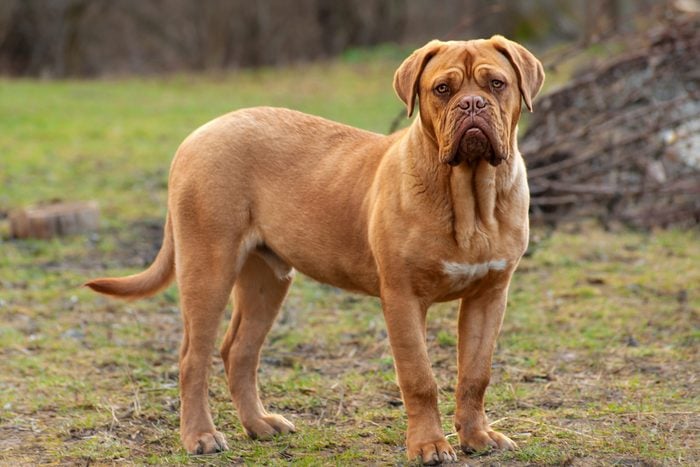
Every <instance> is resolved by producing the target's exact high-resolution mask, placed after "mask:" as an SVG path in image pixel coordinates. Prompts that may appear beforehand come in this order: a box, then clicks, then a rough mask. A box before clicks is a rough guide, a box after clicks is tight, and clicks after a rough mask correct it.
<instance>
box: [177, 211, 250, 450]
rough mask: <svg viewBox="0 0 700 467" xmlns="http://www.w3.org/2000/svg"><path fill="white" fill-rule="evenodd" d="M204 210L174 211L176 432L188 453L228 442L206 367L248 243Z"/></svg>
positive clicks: (217, 446)
mask: <svg viewBox="0 0 700 467" xmlns="http://www.w3.org/2000/svg"><path fill="white" fill-rule="evenodd" d="M203 211H204V210H199V211H194V212H196V214H195V215H192V214H188V215H182V216H178V215H177V214H176V215H175V216H174V217H173V220H174V233H175V248H176V254H175V263H176V267H175V269H176V276H177V282H178V287H179V289H180V306H181V309H182V318H183V324H184V335H183V340H182V346H181V348H180V437H181V439H182V442H183V444H184V447H185V449H186V450H187V452H189V453H191V454H208V453H213V452H218V451H223V450H225V449H227V448H228V446H227V445H226V440H225V438H224V436H223V435H222V434H221V433H219V432H218V431H217V430H216V428H215V427H214V422H213V420H212V417H211V413H210V409H209V401H208V379H209V369H210V367H211V363H212V362H211V360H212V353H213V351H214V344H215V342H216V336H217V333H218V329H219V325H220V323H221V318H222V316H223V312H224V309H225V308H226V304H227V302H228V299H229V296H230V294H231V289H232V287H233V283H234V282H235V279H236V275H237V273H238V270H239V269H240V263H241V262H242V260H241V258H245V257H246V256H247V254H248V252H249V250H250V249H251V248H252V246H251V243H253V242H252V241H250V238H249V237H250V236H248V237H246V235H245V234H243V233H241V232H240V231H238V230H237V229H236V227H235V225H233V224H232V223H231V222H230V221H229V222H226V223H224V222H223V221H221V219H222V218H227V216H220V217H217V216H216V215H212V214H211V213H207V212H203ZM186 212H193V211H192V210H189V211H186ZM230 218H231V217H228V219H230Z"/></svg>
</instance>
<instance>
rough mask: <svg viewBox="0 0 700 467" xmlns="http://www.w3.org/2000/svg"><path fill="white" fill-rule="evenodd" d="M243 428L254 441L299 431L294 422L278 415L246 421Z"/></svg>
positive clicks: (268, 415)
mask: <svg viewBox="0 0 700 467" xmlns="http://www.w3.org/2000/svg"><path fill="white" fill-rule="evenodd" d="M243 428H244V429H245V432H246V434H247V435H248V436H250V437H251V438H253V439H266V438H271V437H272V436H275V435H277V434H285V433H294V432H295V431H297V429H296V428H295V427H294V424H293V423H292V422H290V421H289V420H287V419H286V418H284V417H283V416H281V415H277V414H267V415H264V416H262V417H259V418H255V419H252V420H246V422H245V423H243Z"/></svg>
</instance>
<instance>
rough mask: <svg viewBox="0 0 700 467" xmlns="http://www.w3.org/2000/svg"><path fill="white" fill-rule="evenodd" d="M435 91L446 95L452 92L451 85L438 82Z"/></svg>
mask: <svg viewBox="0 0 700 467" xmlns="http://www.w3.org/2000/svg"><path fill="white" fill-rule="evenodd" d="M435 92H436V93H438V94H442V95H445V94H447V93H449V92H450V87H449V86H448V85H446V84H445V83H442V84H438V85H437V86H436V87H435Z"/></svg>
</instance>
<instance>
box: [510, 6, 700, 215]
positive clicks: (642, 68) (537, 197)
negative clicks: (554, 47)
mask: <svg viewBox="0 0 700 467" xmlns="http://www.w3.org/2000/svg"><path fill="white" fill-rule="evenodd" d="M635 41H636V42H635V44H634V45H635V50H634V51H631V52H626V53H624V54H623V55H622V56H618V57H617V58H615V59H614V60H613V61H612V62H609V63H607V64H606V65H604V66H602V67H600V68H599V69H596V70H592V71H589V72H587V73H586V74H584V75H582V76H580V77H578V78H576V79H574V80H573V81H572V82H570V83H569V84H567V85H566V86H565V87H564V88H562V89H560V90H558V91H556V92H553V93H551V94H549V95H546V96H543V97H542V98H541V99H539V100H538V101H537V103H536V112H535V113H534V114H533V117H532V119H531V120H530V122H529V126H528V131H527V133H526V135H525V136H524V138H523V140H522V143H521V148H520V149H521V152H522V153H523V155H524V157H525V160H526V162H527V166H528V176H529V182H530V189H531V193H532V201H531V206H532V213H531V215H532V219H533V220H534V221H544V222H547V223H557V222H558V221H561V220H563V219H571V218H580V217H596V218H599V219H601V220H602V221H603V222H604V223H610V222H614V223H619V222H622V223H624V224H625V225H631V226H634V227H640V228H652V227H667V226H671V225H677V226H678V225H680V226H696V225H699V224H700V66H699V65H698V64H699V63H700V61H699V60H700V17H699V16H698V15H694V16H685V17H683V18H679V19H675V20H672V21H671V22H670V23H667V24H666V25H664V26H658V27H656V28H652V29H650V30H648V31H646V32H645V33H643V34H642V35H641V36H637V38H636V39H635Z"/></svg>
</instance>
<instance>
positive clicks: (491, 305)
mask: <svg viewBox="0 0 700 467" xmlns="http://www.w3.org/2000/svg"><path fill="white" fill-rule="evenodd" d="M509 282H510V280H509V278H508V280H505V281H503V282H501V283H499V284H496V285H494V287H493V288H491V289H490V290H489V291H488V292H485V293H483V294H482V295H480V296H478V297H472V298H469V299H466V298H465V299H462V302H461V305H460V310H459V343H458V347H459V348H458V373H459V374H458V378H457V379H458V382H457V394H456V399H457V401H456V402H457V407H456V410H455V428H456V430H457V433H458V434H459V441H460V445H461V447H462V450H463V451H464V452H466V453H470V452H474V451H483V450H485V449H489V448H492V447H493V448H500V449H516V448H517V445H516V444H515V443H514V442H513V441H512V440H510V438H508V437H507V436H505V435H502V434H501V433H499V432H497V431H493V430H492V429H491V427H490V426H489V422H488V419H487V418H486V412H485V411H484V393H485V392H486V387H487V386H488V384H489V380H490V378H491V359H492V357H493V351H494V349H495V347H496V338H497V337H498V333H499V332H500V330H501V324H502V323H503V316H504V314H505V310H506V300H507V295H508V284H509Z"/></svg>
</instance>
